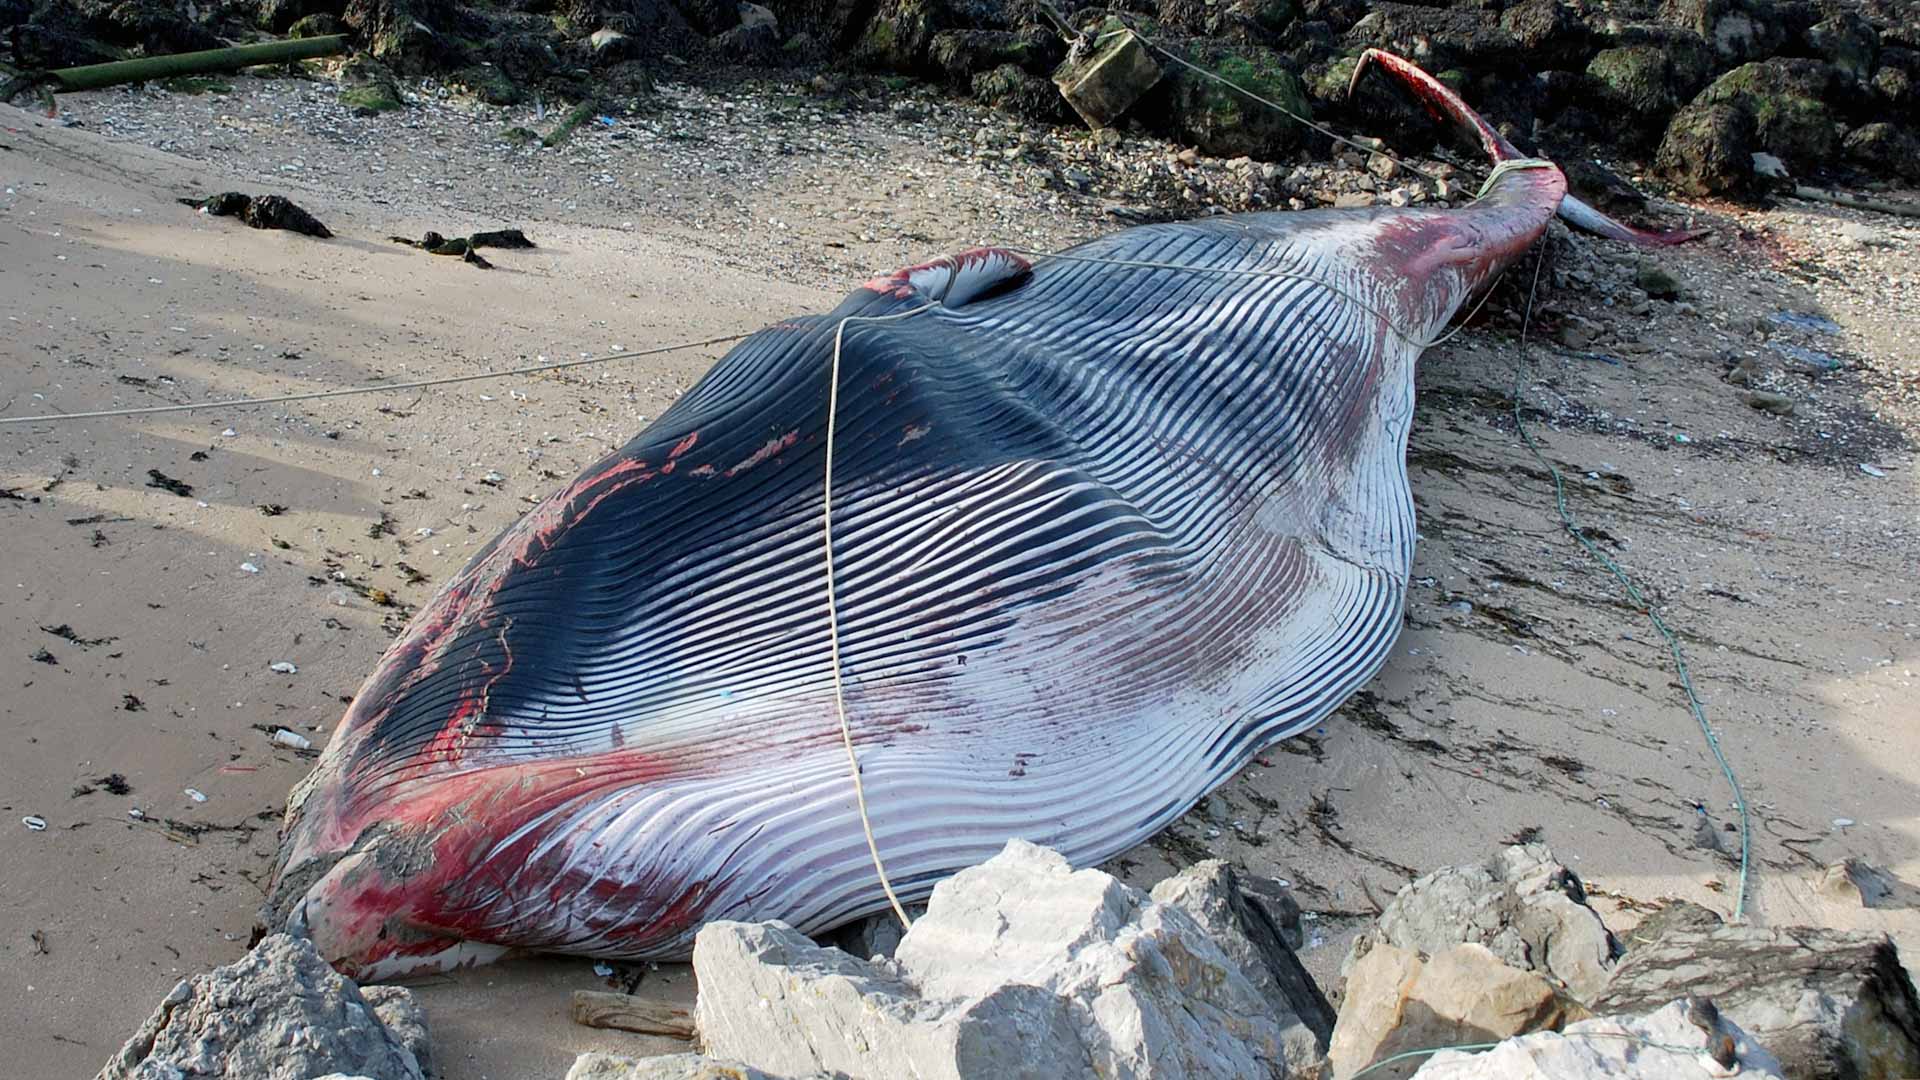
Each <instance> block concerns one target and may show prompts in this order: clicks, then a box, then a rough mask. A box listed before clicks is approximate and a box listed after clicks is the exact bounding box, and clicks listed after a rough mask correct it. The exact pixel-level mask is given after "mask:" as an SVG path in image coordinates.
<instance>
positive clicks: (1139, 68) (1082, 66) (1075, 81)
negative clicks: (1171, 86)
mask: <svg viewBox="0 0 1920 1080" xmlns="http://www.w3.org/2000/svg"><path fill="white" fill-rule="evenodd" d="M1100 32H1101V34H1102V35H1107V36H1106V37H1105V38H1104V40H1103V41H1102V42H1101V43H1100V44H1099V45H1096V46H1095V47H1094V48H1093V50H1092V51H1091V52H1089V53H1088V54H1087V55H1086V56H1084V57H1074V56H1071V55H1069V56H1068V57H1067V59H1066V60H1064V61H1062V62H1061V64H1060V66H1059V68H1057V69H1056V70H1055V71H1054V73H1053V83H1054V85H1055V86H1058V87H1059V88H1060V94H1061V96H1062V97H1064V98H1066V99H1067V104H1068V105H1071V106H1073V111H1074V112H1076V113H1079V114H1080V118H1081V119H1082V120H1085V121H1086V122H1087V126H1088V127H1091V128H1103V127H1107V126H1109V125H1111V124H1112V123H1113V122H1114V121H1115V120H1117V119H1119V117H1120V114H1122V113H1124V112H1126V111H1127V110H1128V109H1130V108H1132V107H1133V103H1134V102H1136V101H1139V100H1140V97H1141V95H1143V94H1145V93H1146V92H1147V91H1148V90H1151V89H1153V87H1154V85H1155V84H1157V83H1158V82H1159V81H1160V65H1159V64H1156V63H1154V60H1153V57H1152V56H1151V55H1150V54H1149V53H1148V52H1147V46H1146V43H1145V42H1143V41H1141V40H1140V38H1139V36H1137V35H1136V34H1134V33H1133V32H1132V31H1130V30H1127V29H1126V28H1125V27H1124V26H1122V25H1121V24H1120V22H1119V20H1117V19H1109V20H1108V21H1107V22H1106V23H1105V24H1103V25H1102V26H1101V28H1100Z"/></svg>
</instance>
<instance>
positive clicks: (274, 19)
mask: <svg viewBox="0 0 1920 1080" xmlns="http://www.w3.org/2000/svg"><path fill="white" fill-rule="evenodd" d="M346 9H347V2H346V0H260V19H259V24H260V28H261V29H262V30H271V31H272V32H274V33H276V34H284V33H286V32H287V31H288V30H289V29H291V28H292V27H293V26H294V25H295V24H296V23H299V22H301V21H303V20H305V19H310V18H313V17H314V16H317V15H329V16H332V17H334V18H335V19H338V18H339V17H340V14H341V12H344V11H345V10H346Z"/></svg>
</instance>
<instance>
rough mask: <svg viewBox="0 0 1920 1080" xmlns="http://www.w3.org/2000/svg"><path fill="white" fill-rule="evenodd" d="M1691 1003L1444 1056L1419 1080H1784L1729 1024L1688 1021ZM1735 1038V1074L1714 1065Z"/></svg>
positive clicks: (1430, 1061)
mask: <svg viewBox="0 0 1920 1080" xmlns="http://www.w3.org/2000/svg"><path fill="white" fill-rule="evenodd" d="M1687 1011H1688V1002H1686V1001H1684V1000H1682V1001H1675V1002H1672V1003H1670V1004H1668V1005H1666V1006H1665V1007H1663V1008H1660V1009H1658V1010H1656V1011H1654V1012H1652V1013H1649V1014H1647V1015H1646V1016H1642V1017H1638V1018H1631V1017H1627V1018H1623V1017H1614V1016H1606V1017H1601V1018H1599V1019H1596V1020H1582V1021H1580V1022H1579V1023H1577V1024H1569V1025H1567V1027H1566V1028H1565V1030H1562V1031H1542V1032H1537V1033H1535V1034H1532V1035H1522V1036H1520V1037H1518V1038H1514V1039H1507V1040H1506V1041H1504V1042H1502V1043H1501V1044H1500V1045H1498V1046H1496V1047H1494V1048H1493V1049H1491V1050H1488V1051H1486V1052H1485V1053H1467V1052H1463V1051H1459V1050H1445V1051H1442V1052H1440V1053H1438V1054H1435V1055H1434V1056H1433V1057H1431V1058H1429V1059H1428V1060H1427V1063H1426V1064H1425V1065H1422V1066H1421V1067H1420V1071H1419V1072H1416V1073H1414V1074H1413V1075H1414V1080H1724V1078H1726V1077H1731V1076H1735V1075H1738V1076H1740V1077H1742V1078H1743V1080H1784V1077H1785V1074H1784V1073H1782V1072H1781V1070H1780V1063H1779V1062H1778V1061H1776V1060H1774V1057H1773V1055H1772V1054H1769V1053H1767V1051H1766V1050H1765V1049H1763V1048H1762V1047H1761V1046H1760V1045H1759V1044H1757V1043H1755V1042H1754V1041H1753V1038H1752V1037H1751V1036H1749V1035H1748V1034H1747V1033H1746V1032H1744V1031H1742V1030H1740V1028H1739V1027H1738V1026H1737V1025H1735V1024H1734V1023H1733V1022H1732V1021H1730V1020H1728V1019H1726V1018H1725V1017H1721V1018H1719V1021H1718V1024H1717V1025H1716V1031H1715V1033H1713V1034H1709V1033H1708V1032H1707V1031H1706V1030H1705V1029H1703V1028H1701V1027H1699V1026H1698V1025H1696V1024H1694V1023H1693V1022H1691V1021H1689V1020H1688V1019H1687ZM1722 1036H1727V1037H1731V1038H1732V1040H1733V1051H1734V1055H1735V1059H1736V1066H1735V1068H1732V1069H1728V1068H1722V1067H1721V1066H1720V1064H1719V1063H1718V1062H1717V1061H1715V1060H1714V1058H1713V1056H1712V1053H1713V1050H1714V1049H1715V1044H1716V1043H1717V1042H1719V1040H1720V1038H1721V1037H1722Z"/></svg>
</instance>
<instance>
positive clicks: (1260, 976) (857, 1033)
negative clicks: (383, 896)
mask: <svg viewBox="0 0 1920 1080" xmlns="http://www.w3.org/2000/svg"><path fill="white" fill-rule="evenodd" d="M1250 886H1251V887H1250ZM1299 916H1300V909H1299V906H1298V904H1296V903H1294V902H1293V901H1292V898H1291V896H1290V894H1289V892H1288V890H1287V889H1286V887H1285V886H1284V885H1281V884H1278V883H1274V882H1265V883H1247V882H1243V881H1242V880H1241V879H1240V878H1239V877H1238V876H1237V875H1236V874H1235V872H1234V871H1233V870H1232V869H1231V868H1230V867H1229V866H1228V865H1227V864H1225V863H1223V862H1220V861H1218V860H1209V861H1205V862H1201V863H1199V864H1196V865H1194V866H1192V867H1190V868H1188V869H1187V870H1185V871H1183V872H1181V873H1180V874H1178V875H1176V876H1174V877H1171V878H1168V879H1166V880H1164V881H1162V882H1160V883H1159V884H1157V885H1156V886H1154V888H1153V889H1152V890H1151V892H1143V891H1141V890H1138V889H1134V888H1132V887H1129V886H1127V885H1125V884H1123V883H1121V882H1120V881H1118V880H1116V879H1115V878H1113V877H1112V876H1110V875H1108V874H1106V873H1104V872H1102V871H1099V870H1092V869H1088V870H1080V871H1075V870H1073V869H1072V868H1071V867H1069V866H1068V865H1067V863H1066V861H1065V860H1064V859H1062V858H1061V857H1060V856H1059V855H1058V854H1055V853H1054V852H1052V851H1049V850H1047V849H1045V848H1041V847H1036V846H1034V845H1032V844H1028V843H1026V842H1024V841H1018V840H1015V841H1011V842H1010V843H1009V844H1008V845H1007V848H1006V850H1005V851H1003V852H1002V853H1001V854H1000V855H998V856H996V857H994V858H993V859H991V860H989V861H987V862H985V863H982V864H981V865H979V866H976V867H973V868H970V869H968V870H964V871H962V872H960V873H959V874H956V875H955V876H954V877H953V878H951V879H949V880H948V881H946V882H944V883H942V884H941V885H939V886H938V887H937V888H935V890H934V893H933V896H932V899H931V900H930V902H929V904H928V905H927V906H926V907H925V908H924V909H922V910H920V911H919V912H918V913H917V914H916V916H915V921H914V922H913V924H912V926H911V927H910V928H908V929H907V931H906V932H905V934H904V935H902V934H899V933H898V931H897V928H895V927H893V926H892V925H891V922H890V921H891V919H892V916H891V915H882V916H876V917H874V918H872V919H870V920H868V921H867V922H866V923H865V924H857V925H856V926H854V927H850V928H847V929H845V930H843V931H841V932H840V933H839V934H838V935H837V936H836V937H835V938H834V939H833V941H830V942H826V941H823V942H815V941H812V940H809V939H808V938H807V937H805V936H804V935H802V934H800V933H798V932H797V931H795V930H794V929H792V928H791V927H789V926H787V925H785V924H783V923H778V922H771V923H760V924H749V923H736V922H718V923H712V924H709V925H708V926H707V927H705V928H704V929H702V930H701V932H700V935H699V938H698V940H697V942H696V944H695V946H694V954H693V967H694V972H695V975H696V977H697V979H698V981H699V996H698V1001H697V1004H696V1005H695V1007H694V1009H693V1013H692V1020H693V1025H692V1027H693V1032H692V1035H693V1038H694V1040H695V1041H696V1043H697V1050H698V1052H697V1053H682V1054H675V1055H668V1056H662V1057H652V1058H626V1057H621V1056H619V1055H611V1054H605V1053H588V1054H583V1055H581V1056H580V1057H579V1059H578V1060H576V1061H575V1063H574V1065H573V1067H572V1068H571V1069H570V1070H568V1072H567V1074H566V1075H567V1080H672V1078H682V1080H697V1078H718V1077H736V1078H738V1077H755V1078H761V1077H764V1078H768V1080H777V1078H795V1080H798V1078H816V1077H842V1078H850V1080H862V1078H869V1077H871V1078H874V1080H883V1078H891V1077H902V1076H918V1077H929V1078H951V1080H973V1078H980V1077H1009V1078H1012V1077H1034V1078H1042V1077H1045V1078H1067V1077H1085V1078H1089V1080H1091V1078H1094V1077H1114V1076H1131V1077H1138V1078H1142V1080H1146V1078H1153V1077H1160V1078H1175V1077H1194V1078H1199V1077H1225V1076H1237V1077H1268V1078H1272V1080H1285V1078H1290V1077H1292V1078H1316V1077H1317V1078H1327V1080H1353V1078H1356V1077H1362V1076H1367V1077H1375V1078H1383V1077H1392V1078H1404V1077H1420V1078H1425V1080H1442V1078H1447V1077H1469V1076H1471V1077H1478V1078H1483V1080H1507V1078H1513V1080H1519V1078H1538V1080H1548V1078H1551V1080H1585V1078H1603V1077H1605V1078H1614V1077H1619V1078H1625V1077H1636V1078H1645V1080H1684V1078H1689V1077H1700V1078H1702V1080H1704V1078H1707V1077H1721V1076H1727V1075H1733V1074H1734V1073H1736V1072H1737V1073H1741V1074H1744V1075H1751V1076H1757V1077H1781V1078H1794V1080H1801V1078H1808V1080H1814V1078H1820V1080H1824V1078H1828V1077H1832V1078H1836V1080H1837V1078H1841V1077H1853V1076H1903V1075H1910V1074H1912V1073H1914V1072H1915V1071H1916V1070H1920V999H1917V998H1916V995H1915V991H1914V987H1913V983H1912V982H1911V980H1910V979H1909V977H1908V976H1907V974H1906V971H1905V969H1904V968H1903V967H1902V966H1901V963H1900V959H1899V956H1898V953H1897V951H1896V950H1895V947H1894V945H1893V943H1892V941H1891V940H1890V939H1888V938H1887V937H1886V936H1885V935H1884V934H1879V935H1876V934H1870V933H1857V932H1855V933H1849V932H1844V931H1836V930H1826V929H1821V928H1817V927H1781V928H1768V929H1762V928H1759V927H1754V926H1744V925H1726V924H1724V923H1723V922H1722V920H1721V918H1720V916H1719V915H1717V914H1715V913H1714V912H1712V911H1709V910H1707V909H1706V908H1703V907H1700V906H1698V905H1694V904H1687V903H1677V904H1670V905H1667V906H1664V907H1661V908H1658V909H1657V910H1654V911H1653V912H1652V913H1651V914H1649V915H1647V917H1646V918H1644V919H1643V920H1642V921H1641V922H1640V924H1639V925H1638V926H1637V927H1636V928H1635V929H1634V931H1633V932H1632V933H1631V934H1630V935H1616V934H1614V933H1613V932H1612V931H1611V930H1609V928H1608V927H1607V925H1606V924H1605V923H1604V922H1603V921H1602V920H1601V918H1600V916H1599V914H1598V913H1596V912H1595V911H1594V910H1593V909H1592V908H1591V907H1589V906H1588V905H1587V903H1586V892H1585V889H1584V887H1583V885H1582V883H1581V881H1580V879H1579V877H1578V876H1576V875H1575V874H1574V873H1573V872H1572V871H1571V870H1569V869H1568V868H1567V867H1566V866H1565V865H1564V864H1562V863H1560V862H1559V861H1558V860H1556V859H1555V858H1554V857H1553V853H1552V852H1551V851H1549V850H1548V849H1547V848H1546V847H1545V846H1543V845H1540V844H1528V845H1515V846H1512V847H1508V848H1506V849H1505V850H1503V851H1501V852H1499V853H1498V854H1497V855H1495V856H1494V857H1493V858H1492V859H1490V860H1489V861H1487V862H1486V863H1483V864H1479V865H1470V866H1456V867H1447V868H1444V869H1441V870H1438V871H1435V872H1433V873H1431V874H1428V875H1426V876H1424V877H1421V878H1419V879H1417V880H1415V881H1413V882H1411V883H1409V884H1408V885H1406V886H1405V887H1404V888H1402V889H1401V890H1400V892H1399V893H1398V894H1397V895H1396V896H1395V897H1394V898H1393V900H1392V901H1391V902H1390V903H1389V904H1388V905H1387V906H1386V909H1385V910H1384V911H1383V912H1382V913H1381V915H1380V917H1379V918H1378V919H1377V920H1376V921H1375V923H1374V924H1373V926H1372V927H1371V928H1370V929H1369V930H1367V931H1366V932H1365V933H1363V934H1362V935H1361V936H1360V937H1359V938H1357V939H1356V940H1355V941H1354V943H1353V944H1352V946H1351V947H1350V949H1349V951H1348V954H1347V959H1346V961H1345V963H1344V964H1343V965H1342V975H1341V978H1340V981H1339V984H1338V985H1337V986H1334V987H1332V988H1330V989H1331V991H1332V993H1331V995H1330V996H1331V997H1333V999H1334V1000H1336V1001H1338V1002H1339V1011H1338V1014H1337V1018H1336V1014H1335V1013H1334V1011H1333V1009H1332V1008H1331V1007H1330V1005H1329V1004H1328V1000H1327V997H1325V996H1322V991H1321V989H1320V988H1319V987H1317V986H1316V985H1315V984H1314V982H1313V981H1312V980H1311V979H1310V978H1308V977H1307V975H1306V973H1305V970H1304V969H1303V968H1302V967H1301V966H1300V963H1299V961H1298V960H1297V959H1296V958H1295V956H1294V953H1293V949H1294V947H1295V945H1297V943H1298V941H1299V933H1300V924H1299ZM848 948H852V949H853V950H854V951H848ZM868 949H871V950H872V951H871V952H868V951H867V950H868ZM863 952H866V953H867V954H866V955H862V953H863ZM600 997H603V998H609V997H617V995H600ZM631 1000H632V1001H633V1002H634V1004H633V1006H632V1008H631V1009H630V1010H629V1011H639V1012H647V1011H649V1010H648V1008H647V1003H646V1002H645V1000H644V999H638V998H635V999H631ZM652 1011H655V1012H664V1011H666V1010H662V1009H655V1010H652ZM578 1018H579V1012H578V1010H576V1019H578ZM426 1024H427V1021H426V1018H425V1016H424V1014H423V1013H422V1011H421V1010H420V1008H419V1007H418V1005H416V1004H415V1003H414V1002H413V1001H412V997H411V995H410V994H409V993H408V992H407V991H406V990H404V989H400V988H397V987H367V988H364V989H362V988H359V987H356V986H355V985H354V984H353V983H352V982H351V981H349V980H346V979H343V978H341V977H340V976H339V975H336V974H335V973H334V972H333V971H332V970H331V969H329V968H328V967H327V966H326V964H325V963H324V962H322V961H321V960H320V959H319V957H318V955H317V954H315V953H314V951H313V948H312V946H311V945H310V944H308V943H307V942H306V941H305V940H304V939H299V938H293V937H288V936H287V935H284V934H275V935H273V936H271V937H269V938H267V939H266V940H264V941H263V942H262V943H261V944H260V945H258V946H256V947H255V949H254V950H253V951H252V952H251V953H249V954H248V955H247V956H246V957H244V958H242V959H241V960H239V961H237V962H235V963H233V964H230V965H228V966H226V967H223V968H220V969H218V970H216V971H214V972H212V973H210V974H208V975H203V976H198V977H195V978H193V979H189V980H186V981H183V982H182V983H180V984H179V985H178V986H176V987H175V988H174V990H173V991H172V992H171V993H169V994H168V995H167V997H166V998H165V999H164V1000H163V1001H162V1002H161V1004H160V1007H159V1008H158V1009H157V1010H156V1011H155V1013H154V1014H153V1016H152V1017H151V1018H150V1019H149V1020H148V1021H147V1022H146V1024H145V1025H143V1026H142V1028H141V1029H140V1031H139V1032H138V1033H137V1034H136V1035H135V1036H134V1037H133V1038H132V1039H130V1040H128V1042H127V1044H126V1046H125V1047H124V1048H122V1050H121V1052H120V1053H119V1054H118V1055H117V1056H116V1057H115V1058H114V1060H113V1061H112V1062H110V1063H109V1064H108V1065H107V1067H106V1068H105V1069H103V1070H102V1071H101V1073H100V1076H99V1080H134V1078H150V1077H162V1076H178V1075H193V1076H207V1077H225V1078H232V1080H240V1078H243V1077H245V1078H257V1077H267V1078H272V1080H279V1078H283V1077H284V1078H286V1080H306V1078H310V1077H317V1076H322V1075H335V1076H342V1077H345V1076H355V1077H364V1078H366V1080H423V1078H424V1077H427V1076H431V1075H432V1066H431V1058H432V1047H431V1043H430V1040H429V1039H428V1037H427V1029H426ZM655 1030H664V1029H655ZM1482 1053H1484V1056H1476V1055H1479V1054H1482Z"/></svg>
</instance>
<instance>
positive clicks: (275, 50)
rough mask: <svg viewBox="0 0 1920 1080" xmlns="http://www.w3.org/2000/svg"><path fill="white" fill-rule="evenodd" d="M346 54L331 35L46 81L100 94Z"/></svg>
mask: <svg viewBox="0 0 1920 1080" xmlns="http://www.w3.org/2000/svg"><path fill="white" fill-rule="evenodd" d="M346 51H347V38H346V35H344V34H331V35H328V36H326V37H310V38H293V39H291V40H287V41H269V42H265V43H264V44H260V45H235V46H233V47H232V48H227V49H207V50H205V51H203V52H190V53H174V54H173V55H171V56H147V57H142V58H141V59H138V60H115V61H113V62H112V63H107V64H87V65H84V66H82V67H70V68H57V69H55V70H53V71H49V72H47V78H48V80H49V81H51V82H52V84H53V86H54V88H55V89H56V90H59V91H61V92H62V93H70V92H72V91H75V90H98V89H100V88H101V87H103V86H118V85H120V84H121V83H131V82H150V81H152V80H155V79H172V78H177V77H179V76H181V75H205V74H207V73H209V72H214V71H239V70H240V69H241V68H248V67H253V66H254V65H256V64H281V63H288V62H291V61H294V60H311V59H314V58H315V57H321V56H336V55H338V54H340V53H343V52H346Z"/></svg>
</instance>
